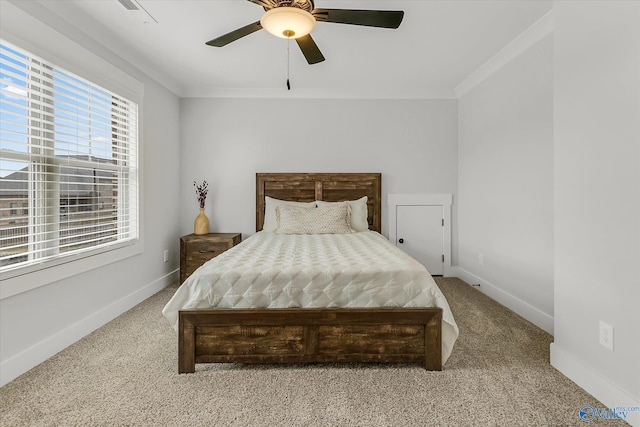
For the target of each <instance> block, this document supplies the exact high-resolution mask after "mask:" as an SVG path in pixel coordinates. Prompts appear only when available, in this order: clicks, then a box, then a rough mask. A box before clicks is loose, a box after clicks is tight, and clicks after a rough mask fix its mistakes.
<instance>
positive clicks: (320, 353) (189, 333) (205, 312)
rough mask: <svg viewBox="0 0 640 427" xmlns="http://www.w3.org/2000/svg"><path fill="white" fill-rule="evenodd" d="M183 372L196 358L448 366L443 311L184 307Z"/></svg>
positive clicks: (191, 368)
mask: <svg viewBox="0 0 640 427" xmlns="http://www.w3.org/2000/svg"><path fill="white" fill-rule="evenodd" d="M178 347H179V349H178V371H179V372H180V373H189V372H194V371H195V364H196V363H308V362H396V363H420V364H423V365H424V367H425V368H426V369H427V370H432V371H440V370H442V309H441V308H344V309H343V308H300V309H297V308H284V309H195V310H181V311H180V313H179V325H178Z"/></svg>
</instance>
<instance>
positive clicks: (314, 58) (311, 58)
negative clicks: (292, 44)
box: [296, 34, 324, 65]
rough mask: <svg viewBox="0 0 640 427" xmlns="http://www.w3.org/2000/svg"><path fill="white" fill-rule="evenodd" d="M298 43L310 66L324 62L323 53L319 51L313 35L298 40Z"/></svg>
mask: <svg viewBox="0 0 640 427" xmlns="http://www.w3.org/2000/svg"><path fill="white" fill-rule="evenodd" d="M296 43H298V46H300V50H301V51H302V53H303V54H304V57H305V58H307V62H308V63H309V64H310V65H311V64H317V63H318V62H322V61H324V56H323V55H322V52H320V49H318V45H317V44H316V42H314V41H313V39H312V38H311V34H307V35H306V36H302V37H299V38H297V39H296Z"/></svg>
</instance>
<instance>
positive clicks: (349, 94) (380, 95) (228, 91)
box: [182, 87, 456, 99]
mask: <svg viewBox="0 0 640 427" xmlns="http://www.w3.org/2000/svg"><path fill="white" fill-rule="evenodd" d="M182 97H183V98H284V99H456V95H455V93H453V91H450V90H429V89H423V90H415V89H414V90H398V89H394V90H389V91H368V90H365V89H352V90H344V89H322V88H301V89H296V88H292V89H291V90H290V91H288V90H286V88H284V87H282V88H220V87H204V88H203V87H189V88H187V89H186V90H185V91H184V92H183V94H182Z"/></svg>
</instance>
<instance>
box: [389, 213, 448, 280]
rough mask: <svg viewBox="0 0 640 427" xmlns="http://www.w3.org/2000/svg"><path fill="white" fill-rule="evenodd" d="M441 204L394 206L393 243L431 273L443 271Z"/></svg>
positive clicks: (435, 273) (437, 274)
mask: <svg viewBox="0 0 640 427" xmlns="http://www.w3.org/2000/svg"><path fill="white" fill-rule="evenodd" d="M443 220H444V215H443V207H442V206H440V205H438V206H426V205H425V206H403V205H399V206H396V242H395V243H396V246H398V247H399V248H400V249H402V250H403V251H405V252H406V253H408V254H409V255H411V256H412V257H413V258H415V259H416V260H418V261H419V262H420V263H421V264H422V265H424V266H425V267H427V270H429V273H431V275H432V276H441V275H442V274H443V273H444V260H443V254H444V227H443Z"/></svg>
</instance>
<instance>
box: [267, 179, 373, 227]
mask: <svg viewBox="0 0 640 427" xmlns="http://www.w3.org/2000/svg"><path fill="white" fill-rule="evenodd" d="M265 196H269V197H273V198H274V199H280V200H291V201H296V202H313V201H314V200H324V201H327V202H341V201H344V200H356V199H359V198H361V197H362V196H367V197H368V199H367V208H368V211H369V218H368V220H369V229H371V230H374V231H377V232H378V233H380V232H382V219H381V212H382V175H381V174H380V173H256V231H260V230H262V224H263V223H264V198H265Z"/></svg>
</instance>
